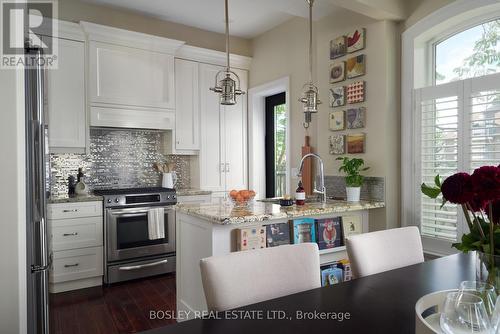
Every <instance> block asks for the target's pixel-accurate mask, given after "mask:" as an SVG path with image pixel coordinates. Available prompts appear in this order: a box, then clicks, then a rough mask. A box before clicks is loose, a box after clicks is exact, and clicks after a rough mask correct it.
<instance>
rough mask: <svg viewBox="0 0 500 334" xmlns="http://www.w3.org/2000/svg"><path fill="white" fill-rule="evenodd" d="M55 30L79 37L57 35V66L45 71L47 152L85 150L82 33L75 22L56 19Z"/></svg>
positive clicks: (83, 50) (85, 124)
mask: <svg viewBox="0 0 500 334" xmlns="http://www.w3.org/2000/svg"><path fill="white" fill-rule="evenodd" d="M59 29H60V31H61V32H63V33H61V34H60V35H62V36H66V35H68V37H74V38H78V37H80V40H72V39H66V38H59V39H58V44H59V47H58V67H57V68H56V69H50V70H48V71H46V91H47V93H46V94H47V95H46V96H47V101H46V103H47V110H48V123H49V147H50V151H51V152H67V153H85V149H86V144H87V132H88V125H87V106H86V95H85V42H84V36H83V32H82V31H81V29H80V27H79V26H78V25H76V24H71V23H66V22H61V21H59ZM65 32H66V33H65ZM70 33H71V35H70ZM78 33H79V34H78ZM43 38H49V37H43Z"/></svg>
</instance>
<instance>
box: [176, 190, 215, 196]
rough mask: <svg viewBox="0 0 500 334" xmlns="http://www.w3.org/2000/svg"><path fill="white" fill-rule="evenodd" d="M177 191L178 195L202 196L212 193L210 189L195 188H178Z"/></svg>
mask: <svg viewBox="0 0 500 334" xmlns="http://www.w3.org/2000/svg"><path fill="white" fill-rule="evenodd" d="M175 192H176V193H177V196H200V195H210V194H211V193H212V192H211V191H210V190H201V189H195V188H186V189H176V190H175Z"/></svg>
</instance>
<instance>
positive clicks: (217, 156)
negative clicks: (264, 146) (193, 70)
mask: <svg viewBox="0 0 500 334" xmlns="http://www.w3.org/2000/svg"><path fill="white" fill-rule="evenodd" d="M221 69H223V68H222V67H220V66H213V65H205V64H200V101H201V124H203V125H202V127H201V144H200V145H201V149H200V156H199V164H200V188H201V189H207V190H212V191H225V190H230V189H246V188H247V187H248V167H247V98H246V95H243V96H239V97H238V103H237V104H236V105H234V106H221V105H220V104H219V95H218V94H216V93H214V92H212V91H210V90H209V88H210V87H213V85H214V78H215V75H216V74H217V72H218V71H220V70H221ZM235 72H236V73H237V74H238V75H239V76H240V79H241V88H242V89H243V90H245V91H246V90H247V72H246V71H242V70H235Z"/></svg>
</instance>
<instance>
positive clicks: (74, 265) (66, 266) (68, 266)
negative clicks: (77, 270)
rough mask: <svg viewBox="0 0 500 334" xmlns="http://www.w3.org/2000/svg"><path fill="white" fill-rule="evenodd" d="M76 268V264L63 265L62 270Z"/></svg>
mask: <svg viewBox="0 0 500 334" xmlns="http://www.w3.org/2000/svg"><path fill="white" fill-rule="evenodd" d="M71 267H78V263H75V264H65V265H64V268H71Z"/></svg>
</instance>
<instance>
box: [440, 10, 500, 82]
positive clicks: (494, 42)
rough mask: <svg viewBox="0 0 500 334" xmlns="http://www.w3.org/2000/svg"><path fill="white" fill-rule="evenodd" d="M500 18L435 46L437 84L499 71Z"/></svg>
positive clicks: (460, 33)
mask: <svg viewBox="0 0 500 334" xmlns="http://www.w3.org/2000/svg"><path fill="white" fill-rule="evenodd" d="M499 41H500V19H497V20H492V21H489V22H486V23H483V24H480V25H477V26H475V27H472V28H469V29H467V30H465V31H462V32H459V33H457V34H455V35H453V36H451V37H449V38H447V39H445V40H443V41H440V42H438V43H436V44H435V47H434V55H435V58H434V59H435V71H434V80H435V84H438V85H439V84H443V83H447V82H452V81H457V80H462V79H467V78H474V77H478V76H483V75H487V74H492V73H497V72H500V43H499Z"/></svg>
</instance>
